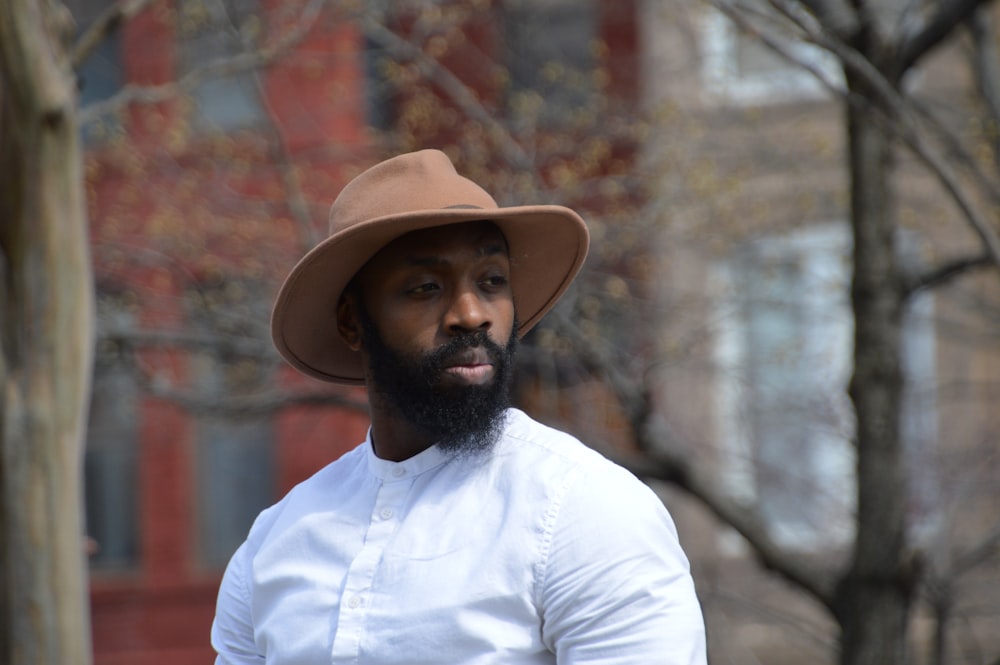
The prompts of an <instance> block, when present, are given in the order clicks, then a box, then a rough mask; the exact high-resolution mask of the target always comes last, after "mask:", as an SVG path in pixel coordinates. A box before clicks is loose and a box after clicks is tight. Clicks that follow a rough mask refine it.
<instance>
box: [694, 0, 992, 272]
mask: <svg viewBox="0 0 1000 665" xmlns="http://www.w3.org/2000/svg"><path fill="white" fill-rule="evenodd" d="M981 1H982V0H965V2H981ZM711 2H712V4H713V5H714V6H715V7H716V8H718V9H719V10H720V11H722V12H723V13H724V14H725V15H726V16H727V17H729V18H730V20H732V21H733V22H734V23H736V24H737V25H738V26H740V27H741V28H742V29H744V30H748V31H751V32H756V29H755V27H754V26H753V25H752V24H751V23H750V22H749V21H748V20H747V18H746V16H744V15H743V14H742V13H741V12H740V11H739V10H738V9H736V8H735V7H734V6H733V5H732V4H731V3H730V2H728V0H711ZM787 16H788V18H789V20H792V21H793V22H795V24H796V27H797V28H799V29H800V30H801V31H802V32H803V33H804V35H805V36H806V37H807V38H808V39H809V41H811V42H812V43H814V44H816V45H817V46H820V47H822V48H824V49H826V50H827V51H829V52H831V53H832V54H833V55H835V56H836V57H837V58H838V59H839V60H840V62H841V63H842V65H843V67H844V69H845V70H847V71H850V72H851V73H852V74H854V75H855V76H857V77H859V79H860V80H862V81H864V83H865V84H866V85H867V86H868V87H869V88H870V89H871V90H872V91H873V93H874V94H875V96H876V99H874V100H872V101H875V102H876V103H877V104H880V105H882V106H883V108H884V109H885V110H886V111H888V113H889V114H890V115H891V116H892V117H893V118H894V121H893V122H885V123H884V128H885V130H886V131H889V132H893V133H895V134H896V136H898V137H899V138H900V139H901V140H902V141H903V142H904V143H905V144H906V145H907V146H909V148H910V150H911V151H912V152H913V153H914V154H915V155H916V156H917V157H919V158H920V159H921V161H922V162H923V163H924V164H925V165H926V166H927V167H928V169H929V170H930V172H931V173H932V174H933V175H934V176H935V177H936V178H937V180H938V182H940V183H941V185H942V187H944V189H945V191H946V192H947V193H948V194H949V196H951V198H952V200H953V201H954V202H955V204H956V205H957V206H958V207H959V209H960V210H961V212H962V215H963V216H964V217H965V219H966V220H967V221H968V222H969V224H970V226H971V227H972V229H973V231H974V232H975V233H976V235H977V236H979V239H980V241H981V242H982V244H983V247H984V250H985V251H986V254H987V255H988V256H989V257H990V260H991V261H992V262H993V263H994V264H995V265H997V266H1000V236H998V235H997V232H996V231H995V230H994V229H993V225H992V224H991V223H990V221H989V220H988V219H986V218H985V217H984V216H983V215H981V214H980V213H979V212H978V210H977V208H976V206H975V205H974V204H973V203H972V200H971V197H970V196H968V195H967V194H966V192H965V191H964V189H963V188H962V185H961V183H960V182H959V181H958V178H957V177H956V175H955V173H954V171H953V170H952V169H951V167H950V165H949V163H948V160H947V159H946V158H945V157H944V156H942V155H940V154H939V153H938V151H936V150H934V149H933V148H932V147H931V146H930V145H929V144H928V142H927V141H926V140H925V139H924V138H923V134H922V133H921V132H920V131H919V127H918V123H917V121H916V119H915V118H914V114H913V112H912V107H911V105H910V104H909V103H908V101H907V100H906V99H904V98H903V96H902V95H901V94H900V93H899V91H898V90H896V89H895V87H894V86H893V85H892V84H891V83H890V82H889V81H888V80H887V79H886V77H885V76H884V75H883V73H882V72H880V71H879V70H878V69H877V68H876V67H875V65H873V64H872V63H871V62H870V61H869V60H868V59H867V58H865V57H864V56H863V55H862V54H860V53H859V52H858V51H857V50H855V49H853V48H851V47H850V46H849V45H848V44H846V43H844V42H842V41H840V40H838V39H833V38H831V37H830V36H829V35H827V34H825V33H824V32H822V31H821V30H819V29H817V28H816V27H815V26H813V25H811V24H810V23H811V22H810V21H806V20H803V18H802V17H797V16H795V15H794V13H790V14H788V15H787ZM759 37H760V39H761V41H762V43H764V44H765V45H766V46H768V48H770V49H771V50H773V51H774V52H775V53H777V54H778V55H780V56H782V57H783V58H785V59H786V60H788V61H789V62H791V63H793V64H795V65H796V66H799V67H802V68H803V69H805V70H807V71H809V72H810V73H812V74H813V75H814V76H816V78H817V80H818V81H819V82H820V83H821V84H822V85H824V86H825V87H827V88H828V89H830V90H831V91H833V92H835V93H836V94H839V95H842V96H844V97H845V98H846V99H847V101H848V103H852V104H867V103H870V102H869V101H868V100H864V99H861V98H859V97H857V96H855V95H848V94H846V93H844V92H843V91H842V90H841V89H840V88H839V86H838V85H836V84H835V83H834V82H831V81H830V80H829V79H828V78H827V77H826V76H825V75H824V74H823V73H822V72H820V71H818V69H817V68H816V67H813V66H811V65H810V64H809V63H804V62H802V59H801V58H799V57H797V56H796V55H795V54H794V53H793V52H792V51H791V50H790V49H789V48H788V47H787V45H786V44H784V43H782V42H780V41H779V40H777V39H774V38H773V37H771V36H769V35H766V34H760V35H759ZM924 120H925V122H928V123H935V121H934V120H933V119H932V118H924ZM935 124H936V123H935ZM935 131H936V132H940V133H944V130H943V129H941V128H936V130H935Z"/></svg>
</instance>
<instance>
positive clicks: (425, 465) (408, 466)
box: [365, 428, 455, 483]
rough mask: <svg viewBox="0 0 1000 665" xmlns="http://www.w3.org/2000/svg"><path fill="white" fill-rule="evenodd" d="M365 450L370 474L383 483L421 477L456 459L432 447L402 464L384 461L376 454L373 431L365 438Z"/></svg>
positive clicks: (452, 453) (450, 454)
mask: <svg viewBox="0 0 1000 665" xmlns="http://www.w3.org/2000/svg"><path fill="white" fill-rule="evenodd" d="M365 450H366V451H367V456H368V470H369V472H370V473H371V474H372V475H373V476H375V477H376V478H378V479H379V480H381V481H383V482H387V483H388V482H394V481H399V480H406V479H408V478H413V477H415V476H419V475H420V474H422V473H425V472H427V471H430V470H431V469H434V468H437V467H439V466H441V465H442V464H444V463H445V462H447V461H448V460H450V459H451V458H452V457H454V455H455V453H454V452H450V453H448V452H444V451H443V450H441V448H440V447H438V446H431V447H430V448H428V449H427V450H424V451H422V452H419V453H417V454H416V455H414V456H413V457H411V458H409V459H405V460H403V461H402V462H393V461H391V460H387V459H382V458H381V457H378V456H377V455H376V454H375V446H373V445H372V433H371V429H370V428H369V430H368V436H367V437H366V438H365Z"/></svg>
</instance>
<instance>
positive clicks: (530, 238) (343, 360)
mask: <svg viewBox="0 0 1000 665" xmlns="http://www.w3.org/2000/svg"><path fill="white" fill-rule="evenodd" d="M480 220H491V221H493V222H495V223H496V224H497V226H498V227H499V228H500V230H501V231H502V232H503V234H504V236H505V237H506V239H507V246H508V249H509V252H510V263H511V276H510V279H511V290H512V292H513V296H514V307H515V309H516V311H517V315H518V318H519V320H520V328H519V335H521V336H523V335H524V334H525V333H526V332H528V330H530V329H531V328H532V327H534V325H535V324H536V323H538V321H539V320H540V319H541V318H542V316H544V315H545V313H546V312H548V311H549V310H550V309H551V308H552V307H553V306H554V305H555V303H556V302H557V301H558V300H559V297H560V296H562V294H563V293H564V292H565V291H566V289H567V288H569V285H570V283H572V281H573V278H574V277H575V276H576V274H577V273H578V272H579V270H580V268H581V266H582V265H583V261H584V259H585V258H586V256H587V249H588V247H589V235H588V232H587V226H586V224H585V223H584V221H583V220H582V219H581V218H580V216H579V215H577V214H576V213H575V212H574V211H572V210H570V209H569V208H565V207H563V206H557V205H532V206H517V207H510V208H492V209H482V210H470V209H467V208H464V209H444V210H427V211H415V212H409V213H405V214H397V215H389V216H386V217H380V218H375V219H371V220H368V221H365V222H363V223H360V224H356V225H354V226H352V227H350V228H347V229H344V230H343V231H341V232H339V233H335V234H334V235H331V236H330V237H329V238H327V239H326V240H324V241H323V242H321V243H319V244H318V245H316V247H314V248H313V249H312V250H311V251H310V252H309V253H308V254H306V255H305V256H304V257H303V258H302V260H300V261H299V262H298V264H296V265H295V267H294V268H293V269H292V271H291V272H290V273H289V275H288V277H287V278H286V279H285V282H284V284H282V286H281V289H280V291H279V292H278V297H277V300H276V302H275V306H274V311H273V313H272V316H271V337H272V339H273V340H274V345H275V346H276V347H277V349H278V351H279V352H280V353H281V355H282V356H283V357H284V358H285V359H286V360H287V361H288V362H289V363H290V364H291V365H293V366H294V367H295V368H296V369H298V370H299V371H301V372H303V373H305V374H307V375H309V376H312V377H315V378H317V379H320V380H322V381H330V382H334V383H344V384H361V383H364V380H365V377H364V370H363V367H362V362H361V355H360V354H359V353H357V352H356V351H354V350H352V349H351V348H350V347H348V346H347V344H346V343H345V342H344V340H342V339H341V337H340V334H339V333H338V331H337V302H338V300H339V299H340V295H341V293H342V292H343V290H344V288H345V287H346V286H347V284H348V282H350V280H351V279H352V278H353V277H354V275H355V274H357V272H358V271H359V270H360V269H361V268H362V267H363V266H364V265H365V264H366V263H367V262H368V260H369V259H371V257H372V256H374V255H375V254H376V253H377V252H378V251H379V250H380V249H382V248H383V247H385V246H386V245H387V244H389V243H390V242H392V241H393V240H395V239H396V238H398V237H400V236H402V235H405V234H406V233H409V232H410V231H416V230H419V229H425V228H430V227H434V226H444V225H448V224H458V223H461V222H472V221H480Z"/></svg>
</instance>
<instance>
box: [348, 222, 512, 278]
mask: <svg viewBox="0 0 1000 665" xmlns="http://www.w3.org/2000/svg"><path fill="white" fill-rule="evenodd" d="M495 255H500V256H504V257H506V256H507V240H506V238H505V237H504V235H503V232H501V231H500V228H499V227H498V226H497V225H496V224H494V223H493V222H490V221H476V222H461V223H458V224H448V225H445V226H434V227H431V228H429V229H419V230H417V231H411V232H409V233H407V234H405V235H402V236H400V237H398V238H396V239H395V240H393V241H392V242H391V243H389V244H388V245H386V246H385V247H383V248H382V249H381V250H379V252H378V253H377V254H375V256H374V257H372V259H371V260H370V261H369V262H368V264H366V265H365V267H364V268H363V269H362V273H368V274H371V273H372V272H380V271H382V270H388V269H390V268H393V267H397V266H400V265H409V264H413V263H415V262H416V263H420V262H425V261H434V262H437V261H444V262H448V261H450V260H453V259H457V258H459V257H463V258H472V257H481V256H495Z"/></svg>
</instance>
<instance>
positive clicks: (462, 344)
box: [424, 330, 505, 369]
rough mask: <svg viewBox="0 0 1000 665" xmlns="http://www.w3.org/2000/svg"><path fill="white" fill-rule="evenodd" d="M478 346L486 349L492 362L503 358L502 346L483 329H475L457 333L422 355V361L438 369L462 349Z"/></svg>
mask: <svg viewBox="0 0 1000 665" xmlns="http://www.w3.org/2000/svg"><path fill="white" fill-rule="evenodd" d="M478 347H482V348H483V349H484V350H485V351H486V353H487V355H489V357H490V360H491V361H492V362H493V363H494V364H497V363H499V362H500V361H501V360H502V359H503V355H504V350H505V349H504V347H502V346H500V345H499V344H497V343H496V342H494V341H493V340H492V339H490V337H489V335H487V334H486V331H485V330H477V331H475V332H470V333H465V334H462V335H458V336H456V337H453V338H452V339H450V340H448V341H447V342H445V343H444V344H442V345H441V346H439V347H438V348H436V349H434V350H433V351H431V352H429V353H428V354H427V355H426V356H425V357H424V362H426V363H427V364H428V365H429V366H431V367H434V368H437V369H440V368H443V367H445V366H446V364H447V363H449V362H450V361H452V360H455V359H456V357H457V356H458V355H459V354H461V353H462V352H463V351H467V350H468V349H475V348H478Z"/></svg>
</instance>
